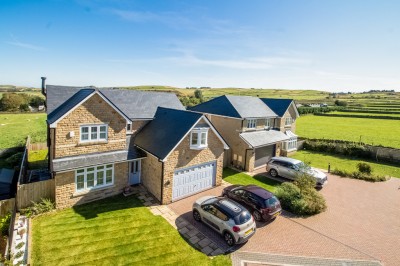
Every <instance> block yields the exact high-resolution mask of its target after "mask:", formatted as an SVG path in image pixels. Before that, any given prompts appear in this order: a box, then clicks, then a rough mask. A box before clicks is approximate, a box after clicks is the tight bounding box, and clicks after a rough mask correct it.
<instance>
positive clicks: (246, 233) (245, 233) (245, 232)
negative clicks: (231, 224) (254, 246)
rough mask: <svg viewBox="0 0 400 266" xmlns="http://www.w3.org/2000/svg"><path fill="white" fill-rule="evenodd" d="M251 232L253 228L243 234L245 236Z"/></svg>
mask: <svg viewBox="0 0 400 266" xmlns="http://www.w3.org/2000/svg"><path fill="white" fill-rule="evenodd" d="M251 232H253V229H249V230H247V231H246V232H245V233H244V234H245V235H246V236H247V235H248V234H250V233H251Z"/></svg>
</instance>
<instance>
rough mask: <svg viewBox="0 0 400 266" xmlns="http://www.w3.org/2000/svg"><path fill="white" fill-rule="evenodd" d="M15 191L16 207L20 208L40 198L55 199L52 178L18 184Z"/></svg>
mask: <svg viewBox="0 0 400 266" xmlns="http://www.w3.org/2000/svg"><path fill="white" fill-rule="evenodd" d="M17 189H18V192H17V209H18V210H21V209H23V208H26V207H28V206H31V205H32V202H39V201H40V200H41V199H42V198H47V199H51V200H52V201H54V200H55V182H54V179H49V180H45V181H39V182H34V183H28V184H19V185H18V188H17Z"/></svg>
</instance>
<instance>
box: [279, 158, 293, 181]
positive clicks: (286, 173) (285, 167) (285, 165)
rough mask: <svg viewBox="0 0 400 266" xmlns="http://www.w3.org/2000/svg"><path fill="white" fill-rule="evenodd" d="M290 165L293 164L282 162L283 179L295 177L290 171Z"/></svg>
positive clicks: (281, 172)
mask: <svg viewBox="0 0 400 266" xmlns="http://www.w3.org/2000/svg"><path fill="white" fill-rule="evenodd" d="M290 165H291V163H288V162H280V168H279V169H280V172H279V173H280V175H281V176H282V177H285V178H288V179H293V175H292V173H291V171H290Z"/></svg>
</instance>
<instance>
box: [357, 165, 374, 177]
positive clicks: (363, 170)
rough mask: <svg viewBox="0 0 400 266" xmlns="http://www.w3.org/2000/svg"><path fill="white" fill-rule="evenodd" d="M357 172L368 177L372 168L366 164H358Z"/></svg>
mask: <svg viewBox="0 0 400 266" xmlns="http://www.w3.org/2000/svg"><path fill="white" fill-rule="evenodd" d="M357 168H358V171H359V172H360V173H363V174H367V175H370V174H371V172H372V168H371V166H370V165H369V164H367V163H358V164H357Z"/></svg>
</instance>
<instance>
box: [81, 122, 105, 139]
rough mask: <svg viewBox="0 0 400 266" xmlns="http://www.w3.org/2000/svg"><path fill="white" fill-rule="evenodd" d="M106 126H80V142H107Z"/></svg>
mask: <svg viewBox="0 0 400 266" xmlns="http://www.w3.org/2000/svg"><path fill="white" fill-rule="evenodd" d="M107 129H108V126H107V125H90V126H81V132H80V133H81V136H80V140H81V142H92V141H107V135H108V134H107V131H108V130H107Z"/></svg>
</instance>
